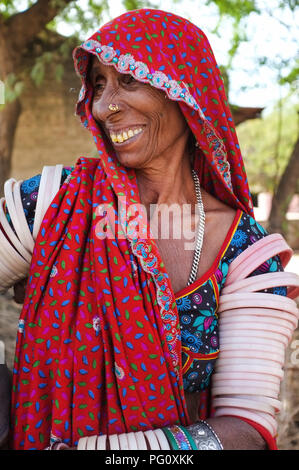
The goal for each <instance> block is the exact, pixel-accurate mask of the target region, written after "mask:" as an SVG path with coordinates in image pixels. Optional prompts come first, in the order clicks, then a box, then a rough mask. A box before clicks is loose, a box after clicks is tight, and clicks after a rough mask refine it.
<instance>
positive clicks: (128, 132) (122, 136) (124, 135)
mask: <svg viewBox="0 0 299 470" xmlns="http://www.w3.org/2000/svg"><path fill="white" fill-rule="evenodd" d="M142 131H143V128H142V127H136V128H128V129H125V130H122V131H119V132H109V134H110V139H111V140H112V142H113V143H114V144H122V143H123V142H126V141H127V140H130V139H132V138H133V137H135V136H136V135H138V134H140V133H141V132H142Z"/></svg>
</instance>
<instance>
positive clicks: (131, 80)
mask: <svg viewBox="0 0 299 470" xmlns="http://www.w3.org/2000/svg"><path fill="white" fill-rule="evenodd" d="M122 80H123V82H124V83H125V84H126V85H129V84H131V83H136V80H135V78H134V77H132V75H129V74H125V75H124V76H123V79H122Z"/></svg>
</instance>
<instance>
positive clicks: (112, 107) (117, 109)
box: [108, 103, 119, 111]
mask: <svg viewBox="0 0 299 470" xmlns="http://www.w3.org/2000/svg"><path fill="white" fill-rule="evenodd" d="M108 109H109V110H110V111H119V107H118V105H117V104H112V103H111V104H109V106H108Z"/></svg>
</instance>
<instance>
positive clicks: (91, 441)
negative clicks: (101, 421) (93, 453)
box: [86, 436, 98, 450]
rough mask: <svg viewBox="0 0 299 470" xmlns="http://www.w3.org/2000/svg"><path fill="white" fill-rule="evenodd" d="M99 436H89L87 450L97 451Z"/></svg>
mask: <svg viewBox="0 0 299 470" xmlns="http://www.w3.org/2000/svg"><path fill="white" fill-rule="evenodd" d="M97 438H98V436H89V437H88V438H87V444H86V450H96V444H97Z"/></svg>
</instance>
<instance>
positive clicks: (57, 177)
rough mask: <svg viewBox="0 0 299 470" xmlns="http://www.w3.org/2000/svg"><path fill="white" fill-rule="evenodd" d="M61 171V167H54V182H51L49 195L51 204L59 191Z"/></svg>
mask: <svg viewBox="0 0 299 470" xmlns="http://www.w3.org/2000/svg"><path fill="white" fill-rule="evenodd" d="M62 170H63V165H60V164H59V165H56V166H55V172H54V180H53V186H52V195H51V202H52V201H53V199H54V198H55V196H56V194H57V193H58V191H59V190H60V185H61V174H62Z"/></svg>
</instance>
